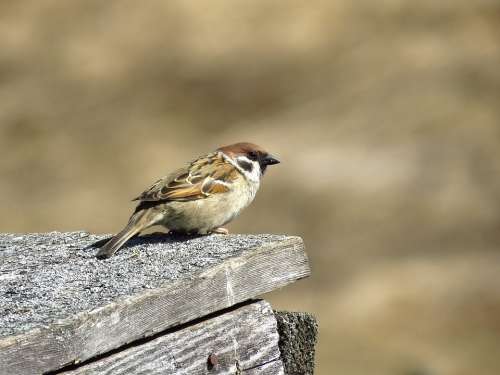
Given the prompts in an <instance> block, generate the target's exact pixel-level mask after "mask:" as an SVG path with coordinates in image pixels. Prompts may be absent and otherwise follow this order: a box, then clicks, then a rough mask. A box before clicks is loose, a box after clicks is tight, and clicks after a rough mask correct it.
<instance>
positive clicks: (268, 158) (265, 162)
mask: <svg viewBox="0 0 500 375" xmlns="http://www.w3.org/2000/svg"><path fill="white" fill-rule="evenodd" d="M279 163H280V161H279V160H278V159H276V158H275V157H274V156H272V155H267V156H265V157H264V158H263V159H262V164H263V165H273V164H279Z"/></svg>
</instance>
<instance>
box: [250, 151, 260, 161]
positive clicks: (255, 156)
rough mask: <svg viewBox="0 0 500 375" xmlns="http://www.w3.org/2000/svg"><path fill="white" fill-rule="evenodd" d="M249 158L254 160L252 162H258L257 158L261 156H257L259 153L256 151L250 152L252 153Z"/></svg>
mask: <svg viewBox="0 0 500 375" xmlns="http://www.w3.org/2000/svg"><path fill="white" fill-rule="evenodd" d="M248 156H249V157H250V159H252V160H257V158H258V156H259V155H257V153H256V152H255V151H250V152H249V153H248Z"/></svg>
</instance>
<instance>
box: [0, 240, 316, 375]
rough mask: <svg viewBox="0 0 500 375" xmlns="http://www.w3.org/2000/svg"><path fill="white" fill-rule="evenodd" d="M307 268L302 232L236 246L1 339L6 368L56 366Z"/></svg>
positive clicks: (31, 370) (1, 362)
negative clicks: (151, 285) (231, 252)
mask: <svg viewBox="0 0 500 375" xmlns="http://www.w3.org/2000/svg"><path fill="white" fill-rule="evenodd" d="M186 272H189V269H187V270H186ZM309 273H310V270H309V265H308V260H307V256H306V254H305V252H304V246H303V242H302V240H301V239H300V238H298V237H284V238H283V239H282V240H279V241H274V242H269V243H264V244H263V245H261V246H258V247H255V248H252V249H245V250H244V251H238V253H237V255H235V256H233V257H229V258H226V259H224V260H223V261H221V262H220V263H218V264H216V265H214V266H211V267H207V268H206V269H204V270H203V271H201V272H197V273H196V274H194V275H190V276H189V277H187V278H181V279H178V280H174V281H169V282H167V283H165V285H163V286H162V287H159V288H155V289H150V290H144V291H142V292H140V293H136V294H134V295H130V296H125V297H120V298H117V299H116V300H115V301H112V302H110V303H107V304H105V305H103V306H102V307H99V308H95V309H93V310H90V311H81V312H80V313H78V314H76V315H72V316H70V317H68V318H65V319H60V320H58V321H56V322H52V323H50V324H48V325H47V326H46V327H42V328H36V329H33V330H31V331H29V332H27V333H24V334H19V335H12V336H6V337H5V336H4V337H2V338H0V374H2V375H3V374H5V375H7V374H8V375H12V374H37V373H43V372H48V371H54V370H57V369H60V368H62V367H64V366H66V365H68V364H71V363H78V362H81V361H84V360H87V359H89V358H92V357H95V356H97V355H99V354H101V353H106V352H109V351H110V350H113V349H116V348H119V347H121V346H123V345H124V344H127V343H130V342H132V341H134V340H138V339H141V338H143V337H147V336H151V335H153V334H155V333H157V332H160V331H163V330H165V329H167V328H170V327H174V326H178V325H180V324H182V323H185V322H188V321H191V320H193V319H197V318H200V317H203V316H206V315H207V314H210V313H212V312H215V311H218V310H221V309H223V308H226V307H229V306H232V305H234V304H236V303H239V302H242V301H245V300H248V299H251V298H254V297H256V296H258V295H260V294H262V293H266V292H269V291H271V290H274V289H277V288H280V287H283V286H285V285H287V284H289V283H291V282H293V281H295V280H297V279H300V278H303V277H306V276H308V275H309Z"/></svg>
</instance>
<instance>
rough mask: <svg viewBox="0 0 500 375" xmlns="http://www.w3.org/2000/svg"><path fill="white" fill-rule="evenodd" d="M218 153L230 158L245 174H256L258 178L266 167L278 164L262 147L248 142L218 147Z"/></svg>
mask: <svg viewBox="0 0 500 375" xmlns="http://www.w3.org/2000/svg"><path fill="white" fill-rule="evenodd" d="M218 151H221V152H223V153H224V154H225V155H226V156H228V157H229V158H231V159H232V160H233V161H234V162H235V163H236V164H237V165H238V167H239V168H240V169H241V170H242V171H244V172H245V174H247V175H254V174H256V173H257V172H258V175H259V178H260V176H261V175H263V174H264V172H265V171H266V169H267V166H269V165H273V164H278V163H279V162H280V161H279V160H278V159H276V158H275V157H274V156H272V155H271V154H269V153H268V152H267V151H266V150H264V149H263V148H262V147H260V146H257V145H256V144H253V143H249V142H241V143H235V144H232V145H229V146H224V147H220V148H219V149H218Z"/></svg>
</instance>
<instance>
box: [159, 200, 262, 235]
mask: <svg viewBox="0 0 500 375" xmlns="http://www.w3.org/2000/svg"><path fill="white" fill-rule="evenodd" d="M252 200H253V196H249V195H248V196H245V195H236V194H234V193H230V194H224V195H222V194H221V195H220V196H217V197H213V196H212V197H209V198H205V199H199V200H196V201H189V202H170V203H168V204H166V212H165V218H164V220H163V222H161V223H160V224H162V225H164V226H165V227H167V228H168V229H170V230H172V231H178V232H188V233H200V234H206V233H208V232H210V231H212V230H213V229H215V228H217V227H220V226H223V225H225V224H227V223H229V222H230V221H231V220H233V219H234V218H235V217H236V216H238V214H239V213H240V212H241V211H242V210H243V209H244V208H245V207H247V206H248V205H249V204H250V203H251V201H252Z"/></svg>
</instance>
